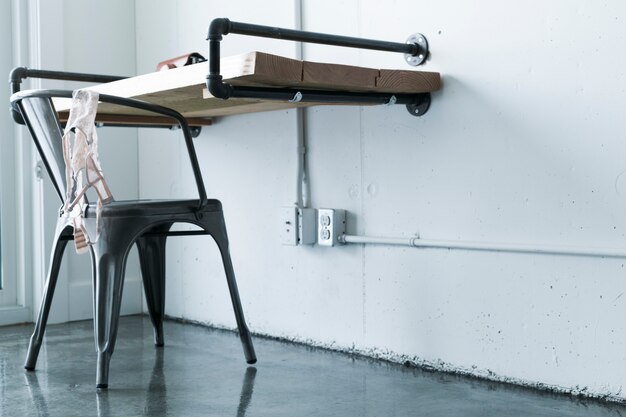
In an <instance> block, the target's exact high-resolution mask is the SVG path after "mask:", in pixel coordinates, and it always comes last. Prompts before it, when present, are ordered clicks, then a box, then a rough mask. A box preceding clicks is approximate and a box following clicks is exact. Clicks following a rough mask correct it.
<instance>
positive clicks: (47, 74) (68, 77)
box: [9, 67, 128, 94]
mask: <svg viewBox="0 0 626 417" xmlns="http://www.w3.org/2000/svg"><path fill="white" fill-rule="evenodd" d="M26 78H45V79H49V80H62V81H83V82H93V83H109V82H112V81H119V80H123V79H125V78H128V77H119V76H115V75H102V74H85V73H80V72H66V71H48V70H38V69H30V68H26V67H17V68H13V70H12V71H11V73H10V74H9V83H11V94H14V93H17V92H18V91H20V84H21V83H22V80H24V79H26Z"/></svg>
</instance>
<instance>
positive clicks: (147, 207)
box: [85, 198, 222, 218]
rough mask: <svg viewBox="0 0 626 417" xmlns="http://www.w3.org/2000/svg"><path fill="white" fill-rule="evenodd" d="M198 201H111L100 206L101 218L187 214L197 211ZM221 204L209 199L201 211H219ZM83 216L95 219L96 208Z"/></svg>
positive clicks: (91, 208)
mask: <svg viewBox="0 0 626 417" xmlns="http://www.w3.org/2000/svg"><path fill="white" fill-rule="evenodd" d="M199 205H200V200H199V199H197V198H196V199H190V200H126V201H124V200H122V201H112V202H110V203H108V204H105V205H104V206H102V217H132V216H158V215H168V214H189V213H194V212H196V211H197V210H198V206H199ZM221 210H222V203H221V202H220V201H219V200H215V199H210V200H208V203H207V205H206V206H205V207H204V208H203V209H202V211H204V212H207V211H221ZM85 216H86V217H88V218H95V217H96V206H95V205H94V204H91V205H89V207H87V211H86V213H85Z"/></svg>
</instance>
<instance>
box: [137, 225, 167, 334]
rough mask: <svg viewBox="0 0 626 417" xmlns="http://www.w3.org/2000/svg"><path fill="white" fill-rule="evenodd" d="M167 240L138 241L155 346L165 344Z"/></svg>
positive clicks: (148, 239)
mask: <svg viewBox="0 0 626 417" xmlns="http://www.w3.org/2000/svg"><path fill="white" fill-rule="evenodd" d="M168 228H169V227H168ZM166 239H167V236H142V237H140V238H139V239H137V249H138V251H139V263H140V265H141V278H142V280H143V288H144V292H145V294H146V303H147V304H148V312H149V313H150V320H151V321H152V325H153V326H154V344H155V345H156V346H163V343H164V342H163V317H164V315H165V242H166Z"/></svg>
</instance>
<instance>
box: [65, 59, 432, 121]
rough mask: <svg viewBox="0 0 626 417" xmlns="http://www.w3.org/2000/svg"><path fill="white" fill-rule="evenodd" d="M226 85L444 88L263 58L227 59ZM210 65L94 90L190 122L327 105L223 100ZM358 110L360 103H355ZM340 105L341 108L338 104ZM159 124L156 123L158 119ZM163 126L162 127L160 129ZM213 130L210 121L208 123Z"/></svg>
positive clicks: (389, 73)
mask: <svg viewBox="0 0 626 417" xmlns="http://www.w3.org/2000/svg"><path fill="white" fill-rule="evenodd" d="M221 71H222V76H223V78H224V82H226V83H229V84H232V85H236V86H256V87H259V86H262V87H276V88H278V87H291V88H307V89H324V90H334V91H353V92H354V91H358V92H377V93H396V94H401V93H403V94H411V93H426V92H432V91H436V90H438V89H439V88H441V80H440V76H439V73H436V72H424V71H405V70H386V69H372V68H363V67H355V66H350V65H338V64H326V63H318V62H309V61H299V60H295V59H290V58H285V57H281V56H277V55H270V54H266V53H262V52H250V53H247V54H243V55H237V56H233V57H227V58H222V60H221ZM207 73H208V64H207V62H203V63H200V64H195V65H189V66H186V67H181V68H174V69H170V70H166V71H161V72H154V73H150V74H145V75H140V76H136V77H132V78H127V79H124V80H120V81H115V82H111V83H106V84H98V85H95V86H92V87H89V88H90V89H93V90H96V91H98V92H100V93H102V94H110V95H115V96H120V97H125V98H135V99H139V100H143V101H146V102H149V103H154V104H159V105H162V106H165V107H170V108H172V109H175V110H177V111H178V112H180V113H182V114H183V115H184V116H185V117H188V118H195V119H196V120H195V122H196V123H195V124H196V125H198V124H201V123H200V122H201V121H202V119H205V120H206V119H210V118H212V117H215V116H228V115H235V114H242V113H252V112H261V111H270V110H279V109H288V108H294V107H303V106H315V105H328V103H310V102H309V103H291V102H283V101H274V100H258V99H241V98H231V99H228V100H223V99H218V98H215V97H213V96H211V94H210V93H209V92H208V90H207V88H206V84H205V81H206V74H207ZM350 104H351V105H354V104H355V103H350ZM335 105H336V104H335ZM55 106H56V108H57V110H58V111H59V113H60V115H61V118H62V119H63V118H66V117H67V111H68V109H69V99H55ZM98 115H99V118H100V120H101V121H102V119H103V118H105V119H107V121H108V122H115V120H116V119H119V122H120V123H122V122H124V123H128V121H129V120H132V119H133V118H135V119H136V120H139V121H140V122H137V123H140V124H143V123H145V122H149V120H150V118H149V113H145V112H142V111H140V110H137V109H131V108H126V107H119V106H115V105H110V104H103V103H101V104H100V106H99V108H98ZM154 121H155V122H156V119H154ZM157 124H159V123H157ZM205 124H209V122H208V120H207V123H205Z"/></svg>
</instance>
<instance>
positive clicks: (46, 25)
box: [20, 0, 141, 322]
mask: <svg viewBox="0 0 626 417" xmlns="http://www.w3.org/2000/svg"><path fill="white" fill-rule="evenodd" d="M32 3H35V2H34V1H33V2H32ZM36 3H37V4H38V6H37V7H38V9H37V10H38V13H36V12H33V13H32V14H33V15H34V16H33V17H34V18H35V19H36V21H35V23H34V24H35V25H37V27H38V30H37V31H36V33H37V36H38V41H37V42H33V43H34V44H37V43H39V48H38V51H36V53H34V54H33V55H34V58H32V59H33V60H34V61H35V62H32V63H20V64H21V65H28V66H31V67H33V68H44V69H51V70H65V71H73V72H84V73H94V74H112V75H128V76H132V75H134V74H135V71H136V67H135V55H136V53H135V43H134V39H135V7H134V3H132V2H128V1H125V0H114V1H107V2H100V1H95V0H92V1H80V0H53V1H50V0H48V1H38V2H36ZM33 10H35V9H33ZM36 82H37V81H36ZM26 85H28V84H26ZM41 85H42V86H43V87H47V88H52V87H58V88H67V89H74V88H79V87H80V86H84V85H85V84H80V83H72V82H58V81H48V80H44V81H42V82H41ZM98 135H99V138H100V141H99V146H100V149H99V150H100V159H101V161H102V166H103V170H104V172H105V176H106V179H107V182H108V183H109V185H110V187H111V189H112V190H113V194H114V197H115V198H116V199H118V200H124V199H132V198H136V197H137V196H138V185H139V183H138V168H137V158H138V156H137V133H136V129H120V128H109V129H100V130H98ZM36 188H38V191H37V192H36V193H37V194H38V195H39V198H40V199H41V200H42V202H43V204H44V205H45V210H44V213H43V217H42V218H41V219H42V226H43V228H44V230H45V233H44V236H43V239H42V240H41V241H42V242H44V243H45V244H44V247H43V249H42V250H41V252H42V256H43V260H44V262H45V264H42V263H40V267H39V268H38V269H36V277H35V280H36V281H37V283H36V285H35V286H34V292H35V296H34V298H35V300H34V302H35V311H37V310H38V308H39V304H38V300H39V293H40V287H41V285H42V284H43V280H44V278H45V272H46V271H47V268H48V264H49V259H48V254H49V252H50V247H51V246H50V245H51V242H52V237H53V233H54V229H55V224H56V213H57V212H58V207H59V206H60V204H61V202H60V200H59V198H58V196H57V195H56V193H55V191H54V189H53V188H52V186H51V184H50V182H49V180H48V179H47V178H45V179H44V181H43V183H42V184H40V185H38V186H37V187H36ZM35 217H36V218H37V216H35ZM91 274H92V273H91V265H90V260H89V255H80V256H79V255H76V252H75V250H74V247H73V243H72V242H70V244H69V245H68V247H67V249H66V252H65V257H64V262H63V268H62V270H61V274H60V276H59V283H58V285H57V291H56V292H55V299H54V303H53V307H52V310H51V318H50V321H51V322H63V321H68V320H81V319H87V318H91V317H92V314H93V307H92V284H91V281H92V277H91ZM122 311H123V313H137V312H140V311H141V278H140V274H139V267H138V262H137V260H136V255H135V253H134V252H133V253H131V257H130V260H129V264H128V266H127V273H126V281H125V287H124V302H123V310H122Z"/></svg>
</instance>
